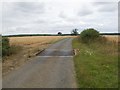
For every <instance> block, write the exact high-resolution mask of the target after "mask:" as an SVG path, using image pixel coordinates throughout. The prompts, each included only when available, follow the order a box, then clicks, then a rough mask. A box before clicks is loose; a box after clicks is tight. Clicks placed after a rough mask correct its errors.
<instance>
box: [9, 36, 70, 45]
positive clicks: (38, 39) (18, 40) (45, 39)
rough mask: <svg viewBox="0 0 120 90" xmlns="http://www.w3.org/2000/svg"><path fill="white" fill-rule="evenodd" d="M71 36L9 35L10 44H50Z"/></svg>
mask: <svg viewBox="0 0 120 90" xmlns="http://www.w3.org/2000/svg"><path fill="white" fill-rule="evenodd" d="M67 37H69V36H28V37H9V40H10V45H20V46H22V45H23V46H25V45H31V44H37V43H39V44H48V43H52V42H55V41H58V40H61V39H64V38H67Z"/></svg>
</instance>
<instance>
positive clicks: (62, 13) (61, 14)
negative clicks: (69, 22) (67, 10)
mask: <svg viewBox="0 0 120 90" xmlns="http://www.w3.org/2000/svg"><path fill="white" fill-rule="evenodd" d="M59 17H60V18H63V19H66V18H67V16H66V15H65V14H64V12H60V14H59Z"/></svg>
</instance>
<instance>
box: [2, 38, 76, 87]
mask: <svg viewBox="0 0 120 90" xmlns="http://www.w3.org/2000/svg"><path fill="white" fill-rule="evenodd" d="M71 43H72V38H66V39H63V40H61V41H59V42H57V43H55V44H53V45H51V46H50V47H49V48H47V49H46V50H45V51H43V52H42V53H41V54H38V56H36V57H35V58H34V60H31V61H30V62H27V63H26V64H25V65H23V66H22V67H20V68H18V69H17V70H15V71H12V72H11V73H9V75H7V76H5V77H4V78H3V88H76V81H75V72H74V64H73V52H72V44H71Z"/></svg>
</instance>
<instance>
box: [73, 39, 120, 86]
mask: <svg viewBox="0 0 120 90" xmlns="http://www.w3.org/2000/svg"><path fill="white" fill-rule="evenodd" d="M72 44H73V48H74V49H76V50H78V52H77V55H75V56H74V63H75V70H76V78H77V83H78V87H79V88H117V87H118V44H116V43H112V42H104V43H99V42H95V43H92V44H89V45H88V44H83V43H81V42H80V41H79V40H78V39H77V38H75V39H74V40H73V43H72Z"/></svg>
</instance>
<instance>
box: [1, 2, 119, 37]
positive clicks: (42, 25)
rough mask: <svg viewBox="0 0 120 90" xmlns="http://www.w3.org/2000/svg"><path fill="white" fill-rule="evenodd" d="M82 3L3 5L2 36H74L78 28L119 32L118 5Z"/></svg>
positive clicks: (9, 3)
mask: <svg viewBox="0 0 120 90" xmlns="http://www.w3.org/2000/svg"><path fill="white" fill-rule="evenodd" d="M81 1H82V0H39V2H37V1H34V2H25V1H24V2H2V10H0V12H1V13H2V34H4V35H7V34H32V33H38V34H39V33H40V34H43V33H47V34H56V33H57V32H59V31H60V32H62V33H70V32H71V30H72V29H74V28H77V29H79V32H81V31H82V30H83V29H86V28H95V29H97V30H98V31H99V32H118V2H107V1H106V2H96V1H95V0H90V2H81Z"/></svg>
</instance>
